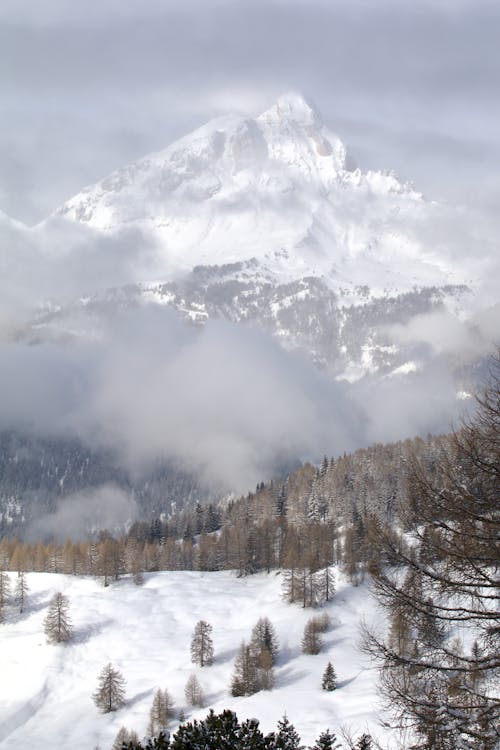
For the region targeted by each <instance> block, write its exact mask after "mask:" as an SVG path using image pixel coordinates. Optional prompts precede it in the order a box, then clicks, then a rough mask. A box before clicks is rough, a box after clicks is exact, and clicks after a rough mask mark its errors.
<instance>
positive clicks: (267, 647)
mask: <svg viewBox="0 0 500 750" xmlns="http://www.w3.org/2000/svg"><path fill="white" fill-rule="evenodd" d="M278 653H279V643H278V636H277V634H276V630H275V628H274V625H273V624H272V623H271V621H270V620H269V618H267V617H261V618H260V619H259V620H258V621H257V623H256V624H255V625H254V627H253V629H252V634H251V638H250V642H249V643H246V642H245V641H243V642H242V644H241V646H240V649H239V651H238V654H237V656H236V660H235V663H234V672H233V676H232V678H231V695H234V696H241V695H253V693H257V692H258V691H259V690H271V689H272V687H273V685H274V665H275V663H276V659H277V657H278Z"/></svg>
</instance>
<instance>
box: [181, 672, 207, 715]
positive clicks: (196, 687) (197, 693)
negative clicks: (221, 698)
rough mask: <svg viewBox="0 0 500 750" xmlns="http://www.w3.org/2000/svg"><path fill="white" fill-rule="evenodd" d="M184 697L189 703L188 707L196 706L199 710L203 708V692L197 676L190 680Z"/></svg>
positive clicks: (193, 675) (191, 677) (192, 676)
mask: <svg viewBox="0 0 500 750" xmlns="http://www.w3.org/2000/svg"><path fill="white" fill-rule="evenodd" d="M184 695H185V697H186V702H187V703H188V705H190V706H196V707H198V708H201V707H202V706H203V702H204V700H203V691H202V689H201V685H200V683H199V681H198V678H197V677H196V675H195V674H192V675H191V676H190V677H189V678H188V681H187V682H186V687H185V688H184Z"/></svg>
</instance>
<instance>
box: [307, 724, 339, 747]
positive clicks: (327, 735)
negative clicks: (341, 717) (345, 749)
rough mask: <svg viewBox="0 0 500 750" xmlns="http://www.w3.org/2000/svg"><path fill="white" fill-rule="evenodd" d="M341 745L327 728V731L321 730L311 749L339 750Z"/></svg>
mask: <svg viewBox="0 0 500 750" xmlns="http://www.w3.org/2000/svg"><path fill="white" fill-rule="evenodd" d="M340 747H341V745H339V744H338V743H337V738H336V736H335V735H334V734H332V733H331V732H330V730H329V729H327V730H326V732H321V734H320V736H319V737H318V739H317V740H316V742H315V744H314V745H313V747H312V748H311V750H339V749H340Z"/></svg>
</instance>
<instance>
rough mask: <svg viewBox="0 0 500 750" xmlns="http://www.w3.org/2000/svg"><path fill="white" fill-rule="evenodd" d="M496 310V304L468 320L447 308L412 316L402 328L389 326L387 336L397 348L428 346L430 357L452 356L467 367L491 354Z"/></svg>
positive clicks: (493, 349) (493, 343) (496, 331)
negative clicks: (462, 318)
mask: <svg viewBox="0 0 500 750" xmlns="http://www.w3.org/2000/svg"><path fill="white" fill-rule="evenodd" d="M499 309H500V308H499V305H498V304H497V305H493V306H492V307H491V308H488V309H482V310H481V311H480V312H479V313H477V314H476V315H475V316H474V317H473V318H471V319H469V320H461V319H460V318H458V317H457V316H456V315H454V314H453V313H452V312H451V311H449V310H446V309H443V310H437V311H434V312H430V313H424V314H422V315H415V316H414V317H412V318H411V319H410V320H409V322H408V323H407V324H405V325H401V324H396V325H394V326H390V327H389V328H388V329H387V333H388V335H389V337H390V339H391V340H392V342H394V343H395V344H398V345H399V346H406V347H408V346H413V347H419V348H421V347H425V346H427V347H429V348H430V349H431V351H432V356H440V355H446V356H451V357H453V358H454V360H455V361H459V362H460V363H461V364H470V363H471V362H473V361H474V360H477V359H480V358H481V357H485V356H488V355H490V354H493V353H494V351H495V342H496V339H497V336H498V330H497V328H498V319H499V318H498V316H499Z"/></svg>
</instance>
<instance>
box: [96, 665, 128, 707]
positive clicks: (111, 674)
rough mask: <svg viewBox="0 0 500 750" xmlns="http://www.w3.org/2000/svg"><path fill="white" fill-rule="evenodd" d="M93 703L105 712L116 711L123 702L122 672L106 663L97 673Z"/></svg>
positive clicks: (123, 684)
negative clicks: (96, 685) (97, 679)
mask: <svg viewBox="0 0 500 750" xmlns="http://www.w3.org/2000/svg"><path fill="white" fill-rule="evenodd" d="M92 698H93V701H94V703H95V704H96V706H97V707H98V708H100V709H101V711H102V712H103V713H105V714H107V713H109V712H110V711H116V710H117V709H118V708H120V707H121V706H123V704H124V703H125V680H124V678H123V675H122V673H121V672H120V671H119V670H118V669H115V668H114V667H113V665H112V664H106V666H105V667H103V669H102V671H101V673H100V675H99V685H98V688H97V690H96V692H95V693H94V695H93V696H92Z"/></svg>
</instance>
